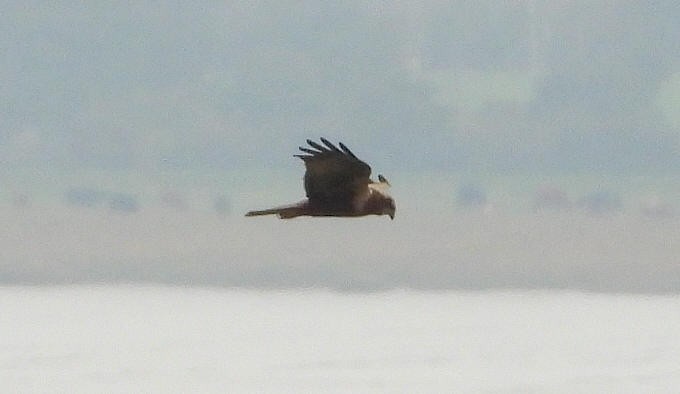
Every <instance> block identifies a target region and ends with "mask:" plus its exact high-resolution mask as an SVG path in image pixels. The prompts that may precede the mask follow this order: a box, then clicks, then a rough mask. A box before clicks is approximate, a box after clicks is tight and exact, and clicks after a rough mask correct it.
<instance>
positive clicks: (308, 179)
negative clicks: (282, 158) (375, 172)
mask: <svg viewBox="0 0 680 394" xmlns="http://www.w3.org/2000/svg"><path fill="white" fill-rule="evenodd" d="M321 142H322V143H323V145H321V144H318V143H316V142H314V141H312V140H307V143H308V144H309V146H310V147H311V148H313V149H311V148H303V147H300V150H301V151H302V152H304V153H306V154H304V155H295V156H296V157H299V158H301V159H302V160H303V161H304V162H305V167H306V169H307V171H306V172H305V192H306V193H307V198H309V200H310V202H318V203H323V204H329V205H333V206H346V207H350V206H351V205H352V204H353V202H354V201H355V199H356V198H357V197H361V196H364V195H366V194H367V193H368V192H369V191H368V184H369V182H370V179H369V178H370V176H371V167H369V165H368V164H366V163H364V162H363V161H361V160H359V159H358V158H357V157H356V156H355V155H354V153H352V151H350V150H349V149H348V148H347V147H346V146H345V145H344V144H343V143H342V142H341V143H339V144H338V145H339V146H340V148H338V147H336V146H335V145H333V144H331V143H330V142H328V140H326V139H324V138H321Z"/></svg>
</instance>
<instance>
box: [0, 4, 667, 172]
mask: <svg viewBox="0 0 680 394" xmlns="http://www.w3.org/2000/svg"><path fill="white" fill-rule="evenodd" d="M4 3H5V4H4V5H3V6H2V9H3V11H2V13H1V14H0V49H1V51H2V56H1V57H0V81H2V82H1V84H0V164H2V165H3V166H4V167H6V168H7V167H23V166H37V167H41V166H50V167H55V166H56V167H64V168H94V169H103V170H106V169H111V168H115V169H131V170H135V169H147V170H149V169H150V170H154V169H159V168H160V169H164V168H174V169H176V168H179V169H184V168H192V169H193V168H197V169H201V168H216V169H223V168H224V169H230V168H231V169H233V168H249V169H250V168H255V169H262V168H267V167H268V166H270V167H271V166H281V165H282V163H281V161H282V160H281V158H284V157H289V155H290V154H292V153H293V151H294V150H295V148H296V147H297V145H299V144H300V143H301V142H302V141H304V139H305V138H308V137H317V136H322V135H323V136H326V137H328V138H330V139H333V140H343V141H345V142H347V143H348V144H349V145H350V146H352V147H355V150H358V151H361V152H371V157H372V158H373V160H374V162H375V161H376V160H377V162H378V164H380V166H381V167H383V168H389V169H393V170H405V171H411V170H416V171H418V170H432V169H437V170H470V169H479V168H483V169H485V170H489V171H495V172H503V171H507V170H519V171H523V172H527V171H528V172H531V171H535V170H536V169H539V168H540V169H541V170H542V171H545V170H548V171H561V172H562V171H571V172H583V171H586V172H591V171H597V172H609V171H615V172H624V173H635V172H641V171H642V172H652V173H656V172H658V173H662V172H668V171H677V170H678V169H680V154H678V153H679V152H680V142H679V141H680V24H678V23H677V21H678V20H680V6H679V5H677V4H676V3H675V2H663V1H660V2H636V1H619V2H604V1H602V2H593V1H582V2H581V1H576V2H574V1H518V2H497V1H474V2H472V1H441V0H433V1H424V2H419V1H403V2H397V3H395V2H378V1H375V2H365V1H357V2H351V1H350V2H344V1H343V2H331V3H327V2H316V1H310V2H298V1H225V2H187V3H182V2H179V3H178V2H135V3H120V2H85V3H82V2H70V1H60V2H48V3H45V2H32V1H26V2H18V1H17V2H4ZM289 161H290V160H289ZM296 164H297V163H294V162H292V161H290V163H285V164H283V165H286V166H290V167H293V166H294V165H296Z"/></svg>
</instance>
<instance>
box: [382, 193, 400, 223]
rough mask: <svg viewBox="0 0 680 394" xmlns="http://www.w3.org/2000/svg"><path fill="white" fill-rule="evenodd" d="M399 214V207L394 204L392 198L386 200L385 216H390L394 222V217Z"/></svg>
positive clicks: (384, 206)
mask: <svg viewBox="0 0 680 394" xmlns="http://www.w3.org/2000/svg"><path fill="white" fill-rule="evenodd" d="M396 213H397V206H396V205H395V204H394V199H393V198H392V197H387V198H385V205H383V215H390V219H392V220H394V215H395V214H396Z"/></svg>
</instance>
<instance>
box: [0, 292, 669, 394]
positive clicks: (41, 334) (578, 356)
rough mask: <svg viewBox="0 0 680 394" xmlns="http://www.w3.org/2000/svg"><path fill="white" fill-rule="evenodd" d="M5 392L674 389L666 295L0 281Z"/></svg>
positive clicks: (0, 374)
mask: <svg viewBox="0 0 680 394" xmlns="http://www.w3.org/2000/svg"><path fill="white" fill-rule="evenodd" d="M0 311H1V313H0V391H2V392H7V393H10V392H11V393H49V392H68V393H93V392H101V393H104V392H107V393H131V392H150V393H173V392H175V393H188V392H194V393H199V392H200V393H223V392H229V393H241V392H243V393H252V392H257V393H302V392H310V393H311V392H315V393H318V392H332V393H359V392H361V393H373V392H375V393H382V392H403V393H414V392H421V393H435V392H442V393H443V392H463V393H465V392H471V393H477V392H491V393H511V392H512V393H514V392H537V393H542V392H550V393H556V392H557V393H576V392H579V393H580V392H592V393H602V392H609V393H612V392H630V393H635V392H655V393H662V392H668V393H673V392H678V390H680V312H679V311H680V297H679V296H642V295H601V294H588V293H576V292H560V291H526V292H515V291H513V292H502V291H494V292H414V291H389V292H378V293H336V292H330V291H322V290H295V291H275V290H269V291H254V290H239V289H224V288H183V287H160V286H70V287H58V286H57V287H16V286H9V287H1V288H0Z"/></svg>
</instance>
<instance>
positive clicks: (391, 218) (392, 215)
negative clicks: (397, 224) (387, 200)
mask: <svg viewBox="0 0 680 394" xmlns="http://www.w3.org/2000/svg"><path fill="white" fill-rule="evenodd" d="M395 213H396V211H390V212H388V215H390V220H394V214H395Z"/></svg>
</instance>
